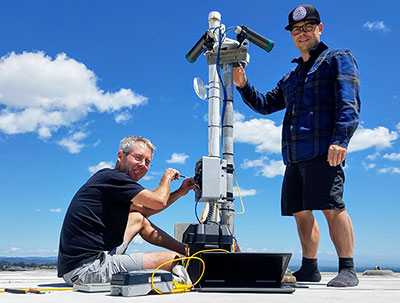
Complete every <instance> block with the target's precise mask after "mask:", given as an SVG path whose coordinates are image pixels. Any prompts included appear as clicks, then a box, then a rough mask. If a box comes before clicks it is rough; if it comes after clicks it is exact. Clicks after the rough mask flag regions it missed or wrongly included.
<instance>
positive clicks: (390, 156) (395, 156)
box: [383, 153, 400, 161]
mask: <svg viewBox="0 0 400 303" xmlns="http://www.w3.org/2000/svg"><path fill="white" fill-rule="evenodd" d="M383 158H385V159H389V160H394V161H395V160H400V153H398V154H396V153H391V154H384V155H383Z"/></svg>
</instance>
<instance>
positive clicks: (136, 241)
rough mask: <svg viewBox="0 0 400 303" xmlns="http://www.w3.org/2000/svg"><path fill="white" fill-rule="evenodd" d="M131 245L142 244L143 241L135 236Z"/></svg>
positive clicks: (138, 236)
mask: <svg viewBox="0 0 400 303" xmlns="http://www.w3.org/2000/svg"><path fill="white" fill-rule="evenodd" d="M133 243H134V244H144V243H145V241H144V240H143V238H142V237H141V236H140V235H136V236H135V237H134V238H133Z"/></svg>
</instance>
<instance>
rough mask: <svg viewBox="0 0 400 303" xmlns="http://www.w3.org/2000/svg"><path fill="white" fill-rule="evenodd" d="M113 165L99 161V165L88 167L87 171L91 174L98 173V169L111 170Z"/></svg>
mask: <svg viewBox="0 0 400 303" xmlns="http://www.w3.org/2000/svg"><path fill="white" fill-rule="evenodd" d="M114 164H115V163H113V162H110V161H101V162H99V164H97V165H94V166H89V168H88V170H89V171H90V172H91V173H92V174H94V173H95V172H97V171H99V170H100V169H103V168H112V167H114Z"/></svg>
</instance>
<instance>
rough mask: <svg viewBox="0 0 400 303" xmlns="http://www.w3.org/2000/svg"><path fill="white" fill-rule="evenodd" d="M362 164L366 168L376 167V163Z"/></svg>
mask: <svg viewBox="0 0 400 303" xmlns="http://www.w3.org/2000/svg"><path fill="white" fill-rule="evenodd" d="M362 165H363V166H364V168H365V170H370V169H373V168H375V167H376V164H375V163H365V162H362Z"/></svg>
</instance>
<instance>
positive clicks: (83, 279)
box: [63, 242, 143, 285]
mask: <svg viewBox="0 0 400 303" xmlns="http://www.w3.org/2000/svg"><path fill="white" fill-rule="evenodd" d="M126 249H127V245H126V244H125V242H124V243H122V245H121V246H118V247H116V248H114V249H113V250H111V251H103V252H102V253H100V254H99V257H98V258H97V259H95V260H94V261H90V262H88V263H86V264H83V265H81V266H79V267H77V268H75V269H73V270H71V271H70V272H68V273H66V274H65V275H64V276H63V279H64V281H65V282H66V283H67V284H68V285H73V284H88V283H109V282H110V281H111V277H112V275H113V274H115V273H119V272H127V271H136V270H142V269H143V253H136V254H129V255H125V254H124V253H125V251H126Z"/></svg>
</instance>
